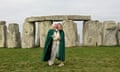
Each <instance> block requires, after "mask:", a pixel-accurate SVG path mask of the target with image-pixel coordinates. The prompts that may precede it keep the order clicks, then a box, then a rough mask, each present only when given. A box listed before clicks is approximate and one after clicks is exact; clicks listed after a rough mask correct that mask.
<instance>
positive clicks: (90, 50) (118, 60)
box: [0, 47, 120, 72]
mask: <svg viewBox="0 0 120 72" xmlns="http://www.w3.org/2000/svg"><path fill="white" fill-rule="evenodd" d="M42 50H43V49H41V48H33V49H20V48H19V49H7V48H1V49H0V72H120V47H73V48H66V61H65V66H63V67H58V66H57V65H54V66H52V67H49V66H48V65H47V62H42V61H41V54H42ZM56 63H57V64H58V63H59V61H57V60H56Z"/></svg>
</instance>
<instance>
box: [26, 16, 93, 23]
mask: <svg viewBox="0 0 120 72" xmlns="http://www.w3.org/2000/svg"><path fill="white" fill-rule="evenodd" d="M90 19H91V17H90V16H82V15H54V16H40V17H28V18H26V21H28V22H35V21H51V20H54V21H62V20H75V21H79V20H90Z"/></svg>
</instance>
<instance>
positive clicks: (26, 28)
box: [22, 22, 35, 48]
mask: <svg viewBox="0 0 120 72" xmlns="http://www.w3.org/2000/svg"><path fill="white" fill-rule="evenodd" d="M33 47H35V24H34V23H33V22H25V23H24V24H23V32H22V48H33Z"/></svg>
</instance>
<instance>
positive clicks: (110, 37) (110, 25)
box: [103, 21, 117, 46]
mask: <svg viewBox="0 0 120 72" xmlns="http://www.w3.org/2000/svg"><path fill="white" fill-rule="evenodd" d="M103 25H104V26H103V45H105V46H114V45H117V39H116V34H117V25H116V23H115V21H104V22H103Z"/></svg>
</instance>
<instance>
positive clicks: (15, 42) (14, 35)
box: [7, 23, 21, 48]
mask: <svg viewBox="0 0 120 72" xmlns="http://www.w3.org/2000/svg"><path fill="white" fill-rule="evenodd" d="M20 39H21V38H20V32H19V25H18V24H16V23H11V24H9V26H8V34H7V47H8V48H18V47H20V46H21V42H20Z"/></svg>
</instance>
